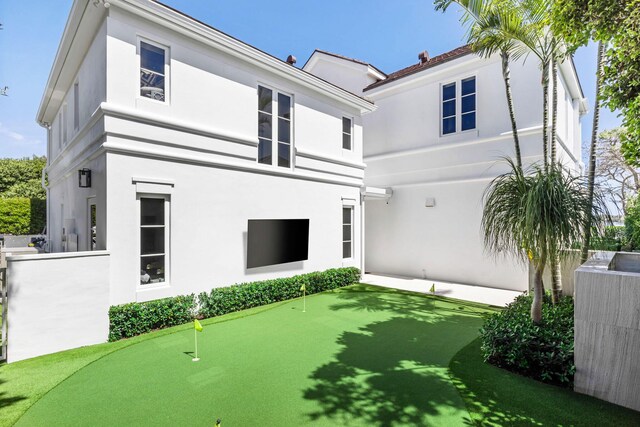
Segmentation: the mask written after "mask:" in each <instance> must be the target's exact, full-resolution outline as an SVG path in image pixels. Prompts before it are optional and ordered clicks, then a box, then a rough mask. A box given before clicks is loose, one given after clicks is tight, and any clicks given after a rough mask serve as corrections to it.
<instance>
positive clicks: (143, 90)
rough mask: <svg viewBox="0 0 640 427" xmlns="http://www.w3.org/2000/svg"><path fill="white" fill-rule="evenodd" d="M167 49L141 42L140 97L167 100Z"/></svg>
mask: <svg viewBox="0 0 640 427" xmlns="http://www.w3.org/2000/svg"><path fill="white" fill-rule="evenodd" d="M166 53H167V52H166V49H163V48H161V47H159V46H156V45H152V44H150V43H146V42H144V41H140V96H143V97H146V98H151V99H155V100H157V101H163V102H164V100H165V73H166V71H165V64H166Z"/></svg>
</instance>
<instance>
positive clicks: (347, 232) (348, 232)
mask: <svg viewBox="0 0 640 427" xmlns="http://www.w3.org/2000/svg"><path fill="white" fill-rule="evenodd" d="M352 257H353V208H352V207H343V208H342V258H352Z"/></svg>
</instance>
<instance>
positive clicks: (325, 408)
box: [304, 296, 480, 426]
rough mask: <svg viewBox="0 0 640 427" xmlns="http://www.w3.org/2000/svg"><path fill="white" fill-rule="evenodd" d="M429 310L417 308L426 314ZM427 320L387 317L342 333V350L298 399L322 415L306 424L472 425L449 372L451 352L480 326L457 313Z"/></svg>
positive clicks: (319, 370) (315, 414)
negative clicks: (433, 418)
mask: <svg viewBox="0 0 640 427" xmlns="http://www.w3.org/2000/svg"><path fill="white" fill-rule="evenodd" d="M371 297H373V296H371ZM413 299H416V298H415V297H413ZM405 302H406V303H407V304H410V302H409V301H405ZM432 302H433V301H431V302H424V304H426V305H425V306H424V307H419V308H421V309H425V310H426V309H427V308H428V305H429V304H431V303H432ZM415 304H418V305H420V304H422V303H421V302H418V303H415ZM369 308H371V306H370V307H369ZM413 308H416V309H417V308H418V307H413ZM379 309H382V308H379ZM392 311H402V307H397V308H395V309H394V310H392ZM430 315H431V317H430V318H415V317H406V316H404V317H393V318H391V319H388V320H384V321H380V322H374V323H371V324H369V325H366V326H363V327H362V328H360V329H359V330H358V331H357V332H345V333H343V334H342V335H341V336H340V337H339V339H338V341H337V342H338V344H340V345H341V346H342V349H341V350H340V351H339V352H338V353H337V354H335V356H334V360H333V361H331V362H329V363H326V364H324V365H322V366H320V367H318V368H317V369H316V370H315V371H314V372H313V373H312V374H311V376H310V378H311V379H312V380H313V381H314V385H313V386H312V387H310V388H308V389H307V390H305V391H304V398H305V399H308V400H314V401H316V402H317V403H318V404H319V405H320V407H321V408H322V409H321V410H318V411H315V412H312V413H310V414H308V417H309V419H310V420H311V421H315V420H318V419H321V418H328V419H330V420H332V421H334V422H337V423H344V424H349V423H350V422H352V421H353V420H354V419H357V420H358V422H365V423H367V424H369V425H379V426H391V425H395V424H397V423H402V424H411V425H425V424H426V423H427V421H426V420H427V419H428V418H429V416H437V417H439V420H440V419H441V418H440V417H443V418H442V421H445V420H447V419H449V420H450V424H451V425H460V424H461V423H463V422H466V423H470V420H469V419H468V418H466V419H465V418H464V417H463V416H462V415H466V410H465V407H464V404H463V402H462V400H461V399H460V397H459V395H458V393H457V391H456V389H455V387H454V386H453V385H452V383H451V380H450V378H449V373H448V364H449V360H450V358H451V357H452V356H453V354H454V353H455V349H458V348H460V347H461V346H463V345H464V344H466V343H467V342H469V340H470V339H472V338H473V337H474V336H475V334H476V333H477V328H478V327H479V325H480V321H479V320H478V319H477V317H470V316H461V315H459V314H457V313H448V314H446V315H445V314H441V313H439V314H438V315H437V316H434V315H433V312H430ZM461 411H462V414H461ZM425 417H426V418H425Z"/></svg>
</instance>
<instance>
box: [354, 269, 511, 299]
mask: <svg viewBox="0 0 640 427" xmlns="http://www.w3.org/2000/svg"><path fill="white" fill-rule="evenodd" d="M361 282H362V283H366V284H369V285H378V286H385V287H387V288H395V289H402V290H405V291H413V292H422V293H428V292H429V289H431V286H432V285H434V284H435V288H436V295H441V296H444V297H449V298H456V299H461V300H465V301H474V302H479V303H483V304H490V305H495V306H499V307H502V306H505V305H507V304H509V303H510V302H511V301H513V299H514V298H515V297H517V296H518V295H520V294H521V293H522V292H519V291H509V290H505V289H496V288H486V287H484V286H472V285H460V284H457V283H449V282H441V281H438V280H428V279H424V280H423V279H416V278H413V277H403V276H390V275H382V274H364V275H363V276H362V280H361Z"/></svg>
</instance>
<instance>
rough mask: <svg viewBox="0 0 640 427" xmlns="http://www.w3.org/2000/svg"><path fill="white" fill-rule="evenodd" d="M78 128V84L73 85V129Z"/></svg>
mask: <svg viewBox="0 0 640 427" xmlns="http://www.w3.org/2000/svg"><path fill="white" fill-rule="evenodd" d="M79 127H80V88H79V87H78V82H75V83H74V85H73V129H74V130H78V128H79Z"/></svg>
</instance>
